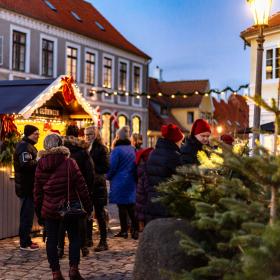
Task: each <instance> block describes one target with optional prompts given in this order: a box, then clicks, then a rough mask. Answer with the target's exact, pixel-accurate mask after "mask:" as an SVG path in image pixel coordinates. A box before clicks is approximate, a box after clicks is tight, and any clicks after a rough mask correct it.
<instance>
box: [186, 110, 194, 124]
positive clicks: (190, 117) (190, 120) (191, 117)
mask: <svg viewBox="0 0 280 280" xmlns="http://www.w3.org/2000/svg"><path fill="white" fill-rule="evenodd" d="M193 122H194V113H193V112H188V114H187V123H188V124H192V123H193Z"/></svg>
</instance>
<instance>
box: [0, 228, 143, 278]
mask: <svg viewBox="0 0 280 280" xmlns="http://www.w3.org/2000/svg"><path fill="white" fill-rule="evenodd" d="M113 231H115V232H116V231H117V228H113ZM94 236H95V238H97V237H98V234H96V232H95V233H94ZM33 241H34V242H38V243H39V245H40V250H39V251H35V252H25V251H20V250H19V239H18V237H14V238H7V239H3V240H0V280H4V279H5V280H18V279H22V280H23V279H30V280H31V279H32V280H37V279H44V280H47V279H52V275H51V271H50V269H49V264H48V261H47V256H46V250H45V244H44V243H43V242H42V238H41V237H36V238H33ZM97 243H98V240H97V239H95V241H94V244H95V245H97ZM108 244H109V247H110V249H109V250H108V251H104V252H99V253H95V252H94V251H93V248H90V254H89V256H87V257H85V258H83V257H81V264H80V271H81V275H82V276H83V277H84V278H85V279H87V280H90V279H93V280H131V279H132V270H133V264H134V256H135V251H136V248H137V244H138V242H137V241H135V240H133V239H131V238H130V237H129V238H128V239H123V238H113V237H112V234H109V238H108ZM67 247H68V246H65V249H66V252H65V253H66V256H65V257H64V258H63V259H62V260H60V264H61V270H62V272H63V274H64V277H65V279H69V278H68V248H67Z"/></svg>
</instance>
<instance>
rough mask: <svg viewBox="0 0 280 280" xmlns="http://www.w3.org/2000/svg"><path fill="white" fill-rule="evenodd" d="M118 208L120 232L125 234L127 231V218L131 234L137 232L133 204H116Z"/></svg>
mask: <svg viewBox="0 0 280 280" xmlns="http://www.w3.org/2000/svg"><path fill="white" fill-rule="evenodd" d="M118 208H119V218H120V224H121V232H127V230H128V220H127V216H128V217H129V218H130V220H131V228H132V232H133V231H137V230H138V225H137V224H138V223H137V219H136V216H135V204H134V203H133V204H118Z"/></svg>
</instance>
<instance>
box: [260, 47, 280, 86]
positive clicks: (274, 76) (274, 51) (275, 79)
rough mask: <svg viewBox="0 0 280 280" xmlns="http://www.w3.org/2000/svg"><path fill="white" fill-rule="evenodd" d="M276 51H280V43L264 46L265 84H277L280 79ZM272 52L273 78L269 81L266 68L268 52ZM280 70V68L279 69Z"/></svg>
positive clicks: (263, 75)
mask: <svg viewBox="0 0 280 280" xmlns="http://www.w3.org/2000/svg"><path fill="white" fill-rule="evenodd" d="M276 49H280V42H279V43H276V44H275V42H274V43H273V44H266V45H265V46H264V52H263V73H262V79H263V83H266V84H269V83H275V82H278V80H279V79H280V76H279V77H278V78H276ZM269 50H272V78H271V79H267V77H266V66H267V51H269ZM279 69H280V67H279Z"/></svg>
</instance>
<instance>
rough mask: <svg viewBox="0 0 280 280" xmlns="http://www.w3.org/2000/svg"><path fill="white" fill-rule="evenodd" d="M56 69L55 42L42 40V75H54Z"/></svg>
mask: <svg viewBox="0 0 280 280" xmlns="http://www.w3.org/2000/svg"><path fill="white" fill-rule="evenodd" d="M53 70H54V42H53V41H50V40H47V39H43V40H42V75H43V76H47V77H53Z"/></svg>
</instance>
